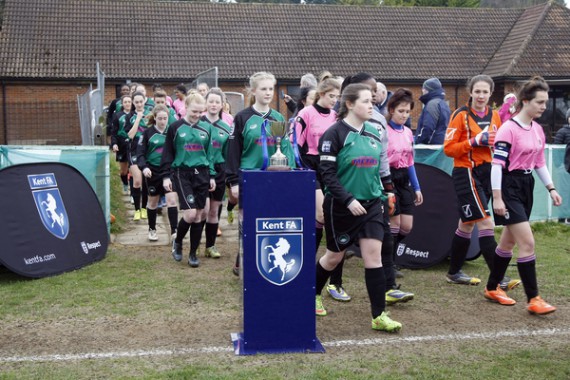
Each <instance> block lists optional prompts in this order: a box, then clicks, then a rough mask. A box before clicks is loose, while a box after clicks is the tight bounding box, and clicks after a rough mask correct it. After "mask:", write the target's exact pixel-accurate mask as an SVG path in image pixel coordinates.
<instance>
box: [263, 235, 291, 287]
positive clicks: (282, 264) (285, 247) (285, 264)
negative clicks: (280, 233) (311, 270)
mask: <svg viewBox="0 0 570 380" xmlns="http://www.w3.org/2000/svg"><path fill="white" fill-rule="evenodd" d="M265 249H271V251H272V252H270V253H269V254H268V255H267V261H269V262H272V261H273V267H271V268H269V270H268V271H267V273H271V272H272V271H273V270H274V269H277V268H279V270H281V274H282V275H281V281H283V280H284V279H285V274H286V273H287V272H289V271H290V270H291V268H292V267H293V265H295V259H291V260H290V261H286V260H285V258H284V257H283V256H285V255H287V254H288V253H289V250H290V249H291V244H289V242H288V241H287V240H286V239H284V238H279V240H278V241H277V244H275V247H273V246H271V245H267V246H265ZM272 258H273V260H272Z"/></svg>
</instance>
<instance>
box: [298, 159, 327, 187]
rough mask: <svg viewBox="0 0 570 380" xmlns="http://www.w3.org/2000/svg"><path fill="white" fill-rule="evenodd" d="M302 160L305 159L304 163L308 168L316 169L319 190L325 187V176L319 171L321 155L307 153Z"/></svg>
mask: <svg viewBox="0 0 570 380" xmlns="http://www.w3.org/2000/svg"><path fill="white" fill-rule="evenodd" d="M301 161H303V165H305V166H306V167H307V168H309V169H311V170H314V171H315V176H316V178H317V181H316V188H317V190H318V189H324V188H325V185H324V184H323V178H322V177H321V173H320V172H319V163H320V162H321V156H316V155H312V154H307V155H304V156H303V157H302V158H301Z"/></svg>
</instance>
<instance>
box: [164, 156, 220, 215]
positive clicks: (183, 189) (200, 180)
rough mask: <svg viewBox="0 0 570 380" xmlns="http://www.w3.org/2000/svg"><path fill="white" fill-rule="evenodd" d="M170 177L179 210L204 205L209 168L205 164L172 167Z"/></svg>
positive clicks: (206, 197) (207, 187) (208, 182)
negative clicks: (183, 167)
mask: <svg viewBox="0 0 570 380" xmlns="http://www.w3.org/2000/svg"><path fill="white" fill-rule="evenodd" d="M171 179H172V184H173V187H174V190H175V191H176V193H177V194H178V200H179V202H180V209H181V210H189V209H200V210H201V209H203V208H204V207H205V206H206V199H208V193H209V191H208V189H209V188H210V169H209V168H208V167H207V166H200V167H195V168H190V169H180V168H178V169H174V174H173V175H172V178H171Z"/></svg>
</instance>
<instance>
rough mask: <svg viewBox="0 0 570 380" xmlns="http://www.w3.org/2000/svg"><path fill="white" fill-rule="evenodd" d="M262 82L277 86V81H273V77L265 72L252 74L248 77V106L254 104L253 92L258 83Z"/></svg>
mask: <svg viewBox="0 0 570 380" xmlns="http://www.w3.org/2000/svg"><path fill="white" fill-rule="evenodd" d="M262 80H270V81H272V82H273V85H274V86H275V85H276V84H277V79H275V75H273V74H271V73H269V72H267V71H258V72H257V73H255V74H253V75H252V76H250V77H249V87H248V88H247V93H248V95H249V104H250V105H252V104H253V103H255V97H254V96H253V90H255V89H256V88H257V86H259V82H261V81H262Z"/></svg>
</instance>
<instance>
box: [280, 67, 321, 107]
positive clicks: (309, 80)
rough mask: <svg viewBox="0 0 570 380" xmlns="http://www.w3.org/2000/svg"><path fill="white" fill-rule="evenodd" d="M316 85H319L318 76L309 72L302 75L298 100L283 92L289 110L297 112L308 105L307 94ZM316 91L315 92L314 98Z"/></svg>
mask: <svg viewBox="0 0 570 380" xmlns="http://www.w3.org/2000/svg"><path fill="white" fill-rule="evenodd" d="M321 75H323V74H321ZM316 87H317V78H315V76H314V75H313V74H311V73H307V74H305V75H303V76H302V77H301V81H300V83H299V94H300V95H299V99H298V100H297V101H295V99H293V98H292V97H291V96H289V95H288V94H285V93H283V94H282V96H283V100H285V105H286V106H287V109H288V110H289V112H291V113H292V114H297V112H299V111H301V109H302V108H303V107H305V106H306V105H305V101H306V100H307V95H308V93H309V91H310V90H314V89H315V88H316ZM315 93H316V92H315ZM315 93H313V98H314V95H315ZM299 104H302V107H301V108H299ZM311 104H312V103H311Z"/></svg>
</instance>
